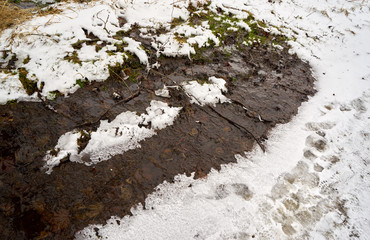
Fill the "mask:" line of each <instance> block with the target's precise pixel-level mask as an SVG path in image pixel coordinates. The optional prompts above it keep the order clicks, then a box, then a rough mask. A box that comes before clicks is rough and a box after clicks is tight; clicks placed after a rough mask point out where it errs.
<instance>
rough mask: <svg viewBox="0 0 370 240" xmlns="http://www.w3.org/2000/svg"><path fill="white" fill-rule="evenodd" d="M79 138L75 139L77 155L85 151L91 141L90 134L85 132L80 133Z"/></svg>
mask: <svg viewBox="0 0 370 240" xmlns="http://www.w3.org/2000/svg"><path fill="white" fill-rule="evenodd" d="M80 134H81V136H80V137H79V138H78V139H77V145H78V153H80V152H81V151H82V150H84V149H85V147H86V146H87V144H88V143H89V141H90V139H91V133H90V132H88V131H86V130H81V131H80Z"/></svg>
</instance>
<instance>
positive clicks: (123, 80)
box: [108, 65, 133, 95]
mask: <svg viewBox="0 0 370 240" xmlns="http://www.w3.org/2000/svg"><path fill="white" fill-rule="evenodd" d="M108 69H109V70H110V71H111V72H112V73H114V74H115V75H116V76H117V77H119V78H120V79H121V80H122V82H123V83H124V84H125V86H126V87H127V89H128V91H129V92H130V93H131V95H133V93H132V91H131V90H130V88H129V87H128V85H127V83H126V81H125V79H123V78H122V77H121V76H120V75H118V74H117V73H116V72H115V71H113V69H111V68H110V66H109V65H108Z"/></svg>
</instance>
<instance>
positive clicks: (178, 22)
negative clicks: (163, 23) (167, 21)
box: [171, 17, 185, 29]
mask: <svg viewBox="0 0 370 240" xmlns="http://www.w3.org/2000/svg"><path fill="white" fill-rule="evenodd" d="M184 22H185V20H184V19H182V18H181V17H179V18H174V19H172V21H171V29H173V28H175V27H177V26H179V25H181V24H183V23H184Z"/></svg>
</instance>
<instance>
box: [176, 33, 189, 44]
mask: <svg viewBox="0 0 370 240" xmlns="http://www.w3.org/2000/svg"><path fill="white" fill-rule="evenodd" d="M174 39H175V40H176V41H178V42H179V43H186V42H187V40H188V38H187V37H185V36H183V35H180V34H178V33H175V37H174Z"/></svg>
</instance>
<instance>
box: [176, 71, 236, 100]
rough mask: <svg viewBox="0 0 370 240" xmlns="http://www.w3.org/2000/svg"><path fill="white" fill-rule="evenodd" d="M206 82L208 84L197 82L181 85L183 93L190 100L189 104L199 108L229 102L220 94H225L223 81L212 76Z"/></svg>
mask: <svg viewBox="0 0 370 240" xmlns="http://www.w3.org/2000/svg"><path fill="white" fill-rule="evenodd" d="M208 81H209V82H210V83H203V84H200V83H198V82H197V81H190V82H187V83H184V84H183V85H182V88H183V89H184V91H185V93H186V94H187V95H188V96H189V97H190V99H191V100H190V103H196V104H199V105H201V106H203V105H205V104H212V105H213V106H215V105H216V103H225V102H230V99H228V98H227V97H225V96H224V95H223V94H222V93H223V92H227V88H226V86H225V84H226V81H225V80H224V79H222V78H216V77H214V76H212V77H209V79H208Z"/></svg>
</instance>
